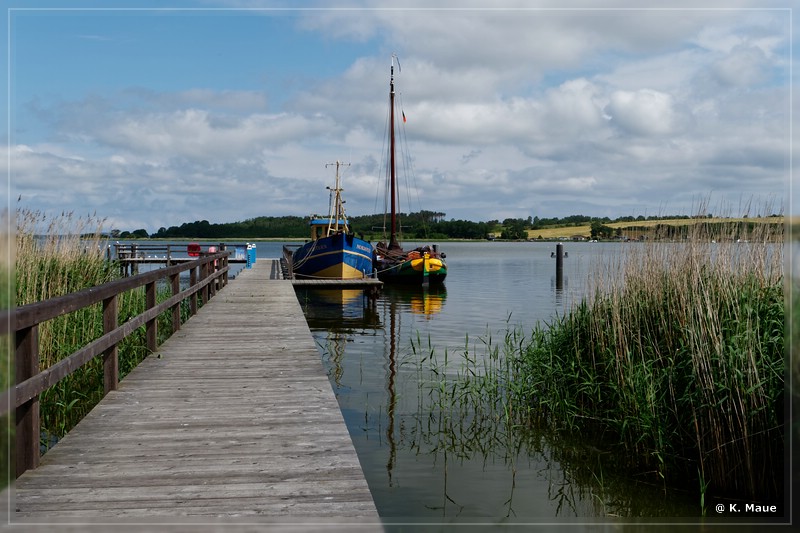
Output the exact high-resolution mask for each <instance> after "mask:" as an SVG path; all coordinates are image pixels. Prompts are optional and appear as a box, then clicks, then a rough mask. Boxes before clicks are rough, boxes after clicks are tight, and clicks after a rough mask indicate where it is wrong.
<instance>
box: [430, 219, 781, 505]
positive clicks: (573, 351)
mask: <svg viewBox="0 0 800 533" xmlns="http://www.w3.org/2000/svg"><path fill="white" fill-rule="evenodd" d="M763 227H766V226H763ZM696 228H697V230H696V232H695V233H694V234H693V235H692V238H691V239H689V240H688V241H687V242H686V243H681V244H672V243H650V244H646V245H644V246H636V247H631V248H630V249H629V250H628V251H627V252H626V255H625V256H624V257H615V258H609V259H608V261H607V262H606V263H605V266H604V268H598V270H597V272H595V273H594V275H593V276H592V277H593V280H594V284H595V288H594V291H593V293H592V294H593V296H592V297H591V298H589V299H586V300H584V301H583V302H581V303H580V304H578V305H577V306H576V307H575V308H574V309H572V310H571V311H570V312H568V313H567V314H566V315H565V316H562V317H558V318H556V319H555V320H554V321H553V322H552V323H551V324H549V325H547V326H537V327H536V328H535V329H534V330H533V332H532V333H531V334H530V335H525V334H524V333H523V332H522V331H520V330H514V331H509V332H508V333H507V334H506V336H505V339H504V341H503V345H502V346H493V345H492V342H487V343H486V346H487V347H486V349H487V352H488V354H487V357H484V358H482V360H483V361H484V363H483V368H478V367H475V366H470V367H469V368H467V369H466V370H464V371H463V372H462V373H460V375H459V376H457V378H456V379H452V380H450V381H446V380H445V379H443V378H441V376H442V375H443V372H436V378H435V379H434V380H433V384H432V387H431V391H430V392H431V394H432V395H433V398H434V400H433V401H432V403H433V405H434V406H436V405H438V412H439V413H440V414H439V415H437V416H445V417H446V416H455V418H457V419H459V420H463V421H467V422H468V424H471V425H476V424H478V425H481V423H480V422H479V421H480V420H481V419H486V420H491V421H494V422H495V423H500V424H501V425H503V426H504V427H505V428H507V430H508V432H507V433H508V434H511V433H513V432H517V431H521V430H522V429H521V428H525V427H528V428H541V427H548V428H552V429H555V430H557V431H559V432H561V433H562V434H563V435H565V436H575V435H580V438H581V440H582V441H583V442H590V443H591V444H592V446H593V447H595V448H597V449H599V450H603V451H604V452H611V453H609V457H612V456H613V457H615V458H616V464H617V466H619V467H621V468H624V469H626V470H627V471H628V472H630V473H631V474H632V475H634V476H636V477H637V478H639V479H642V478H648V479H651V480H656V481H660V482H663V483H667V484H669V485H671V486H680V487H682V488H688V489H690V490H695V491H699V492H700V497H701V498H703V497H705V496H706V495H712V494H713V495H725V496H730V497H733V498H740V499H750V500H751V501H755V500H758V501H765V500H766V501H775V500H776V499H777V501H781V496H782V494H783V489H784V484H783V482H784V479H783V476H784V415H783V408H784V372H785V369H786V358H785V351H784V348H785V343H784V310H785V303H784V299H785V298H784V285H783V284H784V277H783V268H782V267H783V265H782V261H783V253H782V248H781V246H780V245H779V244H778V245H774V244H767V242H766V241H767V240H768V239H767V238H766V236H765V235H763V234H760V233H759V227H758V226H756V227H755V228H754V230H753V233H752V234H750V235H748V236H747V237H748V238H747V240H748V241H749V242H748V243H746V244H745V243H742V244H737V243H735V242H733V240H729V241H728V242H723V243H711V242H710V241H711V239H709V238H708V235H703V234H701V233H699V232H702V230H703V227H702V226H697V227H696ZM731 230H732V231H734V230H735V231H739V230H740V228H739V227H738V226H737V227H736V228H731ZM425 357H426V358H427V357H429V356H428V355H426V356H425ZM463 358H464V359H466V360H467V361H470V360H472V359H474V355H469V354H464V356H463ZM446 360H447V358H446V357H445V361H446ZM441 413H449V414H445V415H442V414H441ZM453 413H455V414H453ZM462 425H463V422H462Z"/></svg>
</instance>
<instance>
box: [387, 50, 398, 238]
mask: <svg viewBox="0 0 800 533" xmlns="http://www.w3.org/2000/svg"><path fill="white" fill-rule="evenodd" d="M394 59H395V55H394V54H392V67H391V70H390V76H389V176H390V180H389V185H390V194H391V195H392V200H391V206H392V207H391V212H392V220H391V233H390V238H389V249H390V250H391V249H393V248H399V247H400V245H399V244H398V243H397V202H396V197H397V183H396V180H397V177H396V174H395V172H396V171H395V168H396V166H395V165H396V164H395V156H394V154H395V146H394V143H395V140H394ZM398 66H399V63H398Z"/></svg>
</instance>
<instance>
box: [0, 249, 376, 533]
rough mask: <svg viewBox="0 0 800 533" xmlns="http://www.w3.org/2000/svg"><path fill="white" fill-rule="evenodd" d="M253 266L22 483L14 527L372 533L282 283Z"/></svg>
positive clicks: (292, 300)
mask: <svg viewBox="0 0 800 533" xmlns="http://www.w3.org/2000/svg"><path fill="white" fill-rule="evenodd" d="M254 266H255V268H253V269H251V270H246V271H244V272H243V273H242V274H241V275H240V276H238V277H237V279H236V280H234V281H233V282H231V283H230V284H229V285H227V286H226V287H224V288H223V289H221V290H220V292H219V294H217V295H216V296H215V297H214V298H213V299H211V300H210V301H209V302H208V303H207V304H206V305H204V306H203V307H202V308H201V309H199V311H198V313H197V314H196V315H195V316H193V317H192V318H191V319H190V320H189V321H187V322H186V323H185V324H183V326H182V327H181V329H180V331H179V332H177V333H176V334H175V335H173V336H172V337H171V338H170V339H169V340H168V341H167V342H165V343H164V344H163V345H162V346H161V347H159V348H158V350H157V352H155V353H154V354H153V355H151V356H150V357H148V358H147V359H146V360H145V361H143V362H142V364H140V365H139V366H138V367H137V368H136V369H134V370H133V371H132V372H131V373H130V374H129V375H128V376H126V377H125V379H123V380H122V381H120V383H119V386H118V389H117V390H112V391H109V393H108V395H107V396H106V398H105V399H104V400H103V401H102V402H101V403H100V404H99V405H98V406H97V407H96V408H95V409H94V410H92V412H90V413H89V415H88V416H87V417H86V418H85V419H84V420H83V421H81V423H80V424H78V426H77V427H76V428H75V429H74V430H73V431H72V432H70V434H69V435H67V436H66V437H65V438H64V439H63V440H62V441H61V442H60V443H59V444H58V445H56V446H55V447H54V448H53V449H52V450H50V451H49V452H48V453H47V454H46V455H45V456H44V457H43V458H42V461H41V465H40V466H39V468H37V469H34V470H29V471H28V472H26V473H25V474H23V475H22V476H21V477H20V478H19V479H18V480H17V482H16V485H15V490H16V498H15V504H16V512H15V514H14V518H13V519H12V520H11V522H12V523H14V521H15V520H20V521H22V520H25V519H27V518H35V519H37V521H41V519H48V518H55V519H68V518H81V517H92V518H97V517H101V518H104V519H107V518H114V519H120V518H123V519H126V520H131V519H133V520H136V519H142V520H146V519H150V518H152V517H154V516H156V517H162V516H166V517H170V516H179V517H186V516H189V517H191V516H215V517H227V518H235V517H241V516H259V517H263V516H273V517H289V518H291V519H292V520H294V519H298V520H308V519H309V517H326V520H325V521H324V522H325V523H328V519H327V517H343V518H344V520H345V521H347V520H350V519H353V520H354V523H358V524H365V523H366V524H372V525H374V526H375V529H376V530H380V529H381V527H380V521H379V519H378V515H377V511H376V509H375V506H374V503H373V502H372V497H371V495H370V493H369V488H368V486H367V484H366V481H365V479H364V476H363V472H362V471H361V467H360V464H359V462H358V457H357V456H356V454H355V450H354V448H353V445H352V441H351V440H350V437H349V435H348V433H347V428H346V426H345V424H344V419H343V417H342V414H341V412H340V410H339V408H338V405H337V403H336V399H335V396H334V393H333V390H332V389H331V386H330V383H329V382H328V379H327V377H326V375H325V371H324V368H323V366H322V363H321V361H320V357H319V354H318V352H317V349H316V346H315V345H314V341H313V339H312V337H311V334H310V331H309V330H308V326H307V324H306V322H305V320H304V318H303V316H302V310H301V309H300V306H299V304H298V302H297V299H296V297H295V295H294V290H293V289H292V286H291V283H289V282H288V281H277V280H270V279H269V277H270V272H272V270H273V268H272V265H271V264H270V262H269V261H263V262H258V263H256V265H254ZM45 521H46V520H45Z"/></svg>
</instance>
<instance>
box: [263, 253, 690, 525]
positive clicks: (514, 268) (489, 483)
mask: <svg viewBox="0 0 800 533" xmlns="http://www.w3.org/2000/svg"><path fill="white" fill-rule="evenodd" d="M411 245H413V243H409V246H411ZM258 246H259V248H258V256H259V257H277V256H278V254H277V253H273V251H272V250H271V248H272V246H273V244H272V243H266V246H264V247H263V249H262V243H259V245H258ZM629 246H638V245H637V244H634V243H629V244H626V243H565V244H564V249H565V251H566V252H567V257H566V258H565V259H564V275H563V284H561V285H559V284H558V283H557V279H556V272H555V263H556V260H555V258H553V257H551V254H552V252H554V251H555V249H556V244H555V243H502V242H468V243H467V242H448V243H444V244H443V245H442V246H441V249H442V251H444V252H445V253H446V254H447V262H448V267H449V273H448V276H447V280H446V282H445V288H444V289H443V290H438V291H436V290H431V291H423V290H421V289H419V290H414V289H411V288H403V289H392V288H390V287H386V288H385V289H384V291H383V293H382V294H381V296H380V297H379V298H378V299H377V301H375V302H370V301H369V300H368V299H366V298H365V297H364V296H363V294H362V293H361V292H360V291H319V290H298V298H299V300H300V303H301V305H302V307H303V309H304V312H305V313H306V317H307V320H308V323H309V326H310V328H311V331H312V333H313V335H314V338H315V340H316V342H317V345H318V347H319V350H320V354H321V356H322V360H323V362H324V364H325V367H326V369H327V370H328V374H329V377H330V380H331V385H332V387H333V389H334V391H335V392H336V396H337V398H338V400H339V405H340V407H341V409H342V413H343V415H344V418H345V421H346V423H347V426H348V429H349V431H350V435H351V437H352V439H353V443H354V445H355V448H356V451H357V452H358V456H359V459H360V461H361V465H362V467H363V470H364V473H365V475H366V478H367V481H368V483H369V486H370V490H371V492H372V495H373V498H374V500H375V503H376V505H377V508H378V512H379V513H380V515H381V517H382V518H383V519H384V520H385V521H387V522H389V523H411V522H420V521H422V522H429V523H431V522H432V523H453V522H458V523H476V522H477V523H501V522H502V523H506V522H514V523H523V522H524V523H542V522H556V523H558V522H560V521H563V520H577V521H582V520H588V521H593V520H597V519H598V518H600V517H606V516H618V517H675V516H688V517H696V516H698V515H699V513H700V508H699V507H700V506H699V499H698V498H697V497H695V496H690V495H688V494H685V493H681V492H675V491H665V489H664V487H663V486H661V485H658V484H657V483H653V480H646V481H647V482H644V483H643V482H637V481H636V480H632V479H627V478H624V477H620V476H619V475H618V472H615V471H614V469H613V468H609V466H608V464H609V462H608V461H604V462H603V464H601V463H600V462H599V460H598V457H597V453H598V452H600V453H602V451H600V450H598V449H597V448H596V447H594V446H593V443H585V442H575V443H572V444H565V443H564V442H563V440H558V439H555V438H554V436H552V435H548V434H546V433H543V434H531V435H527V436H526V437H524V438H522V437H520V438H519V439H520V440H514V441H513V442H509V440H508V439H507V438H505V437H504V436H503V435H500V434H498V433H496V432H495V431H493V430H492V429H491V428H486V427H485V426H484V427H482V428H480V429H479V430H477V432H476V431H475V430H472V431H460V430H457V429H456V430H454V429H453V427H452V426H453V424H452V420H449V421H445V422H448V423H447V424H445V423H443V420H442V418H441V417H432V416H431V415H430V402H431V401H435V395H433V396H432V395H431V384H430V382H429V381H428V378H429V377H430V376H431V375H432V372H431V370H430V368H431V367H433V368H436V369H437V371H439V372H443V366H444V360H445V357H446V358H447V367H446V369H444V371H447V372H448V373H449V374H450V378H449V379H452V374H454V373H456V372H458V371H460V369H461V368H462V364H463V360H464V357H465V352H466V353H467V354H468V356H469V357H477V358H478V360H479V359H480V358H481V357H483V356H485V354H486V353H487V350H486V345H487V344H491V345H493V346H497V345H502V342H503V338H504V336H505V334H506V332H507V331H509V329H510V328H511V329H513V328H515V327H519V328H521V329H522V331H524V332H525V333H530V331H531V330H532V328H533V327H534V325H535V324H536V323H537V322H540V323H546V322H548V321H550V320H552V319H553V318H554V317H555V316H556V315H557V314H563V313H564V312H566V310H567V309H568V308H569V306H570V305H571V304H572V303H574V302H575V301H576V300H579V299H580V298H581V297H582V296H583V294H584V292H585V291H586V285H587V283H586V280H587V277H588V274H589V272H590V271H591V269H592V268H593V265H594V263H595V262H596V261H597V260H598V259H602V258H613V257H614V256H615V255H617V254H620V253H623V252H624V250H625V247H629ZM277 249H278V250H279V247H278V248H277ZM490 339H491V340H490ZM431 351H433V352H434V353H435V357H433V358H432V359H430V360H425V361H422V359H423V358H425V357H426V356H427V355H428V354H429V353H430V352H431ZM445 354H446V355H445ZM432 398H434V400H432ZM498 425H500V424H499V423H498ZM612 463H613V462H612Z"/></svg>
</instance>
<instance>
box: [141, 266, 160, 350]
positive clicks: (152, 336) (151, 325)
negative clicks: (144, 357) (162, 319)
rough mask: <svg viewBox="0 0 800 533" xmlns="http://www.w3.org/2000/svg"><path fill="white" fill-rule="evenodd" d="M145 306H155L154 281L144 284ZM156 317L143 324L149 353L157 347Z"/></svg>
mask: <svg viewBox="0 0 800 533" xmlns="http://www.w3.org/2000/svg"><path fill="white" fill-rule="evenodd" d="M144 299H145V308H146V309H152V308H153V307H155V306H156V283H155V281H153V282H150V283H148V284H146V285H145V297H144ZM157 324H158V319H157V318H153V319H151V320H148V321H147V323H146V324H145V337H146V342H147V350H148V351H149V352H150V353H155V351H156V349H157V348H158V326H157Z"/></svg>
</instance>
